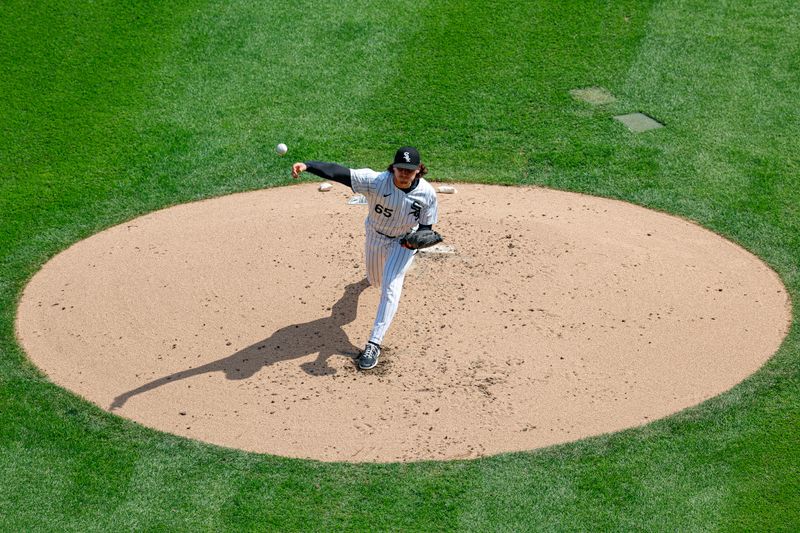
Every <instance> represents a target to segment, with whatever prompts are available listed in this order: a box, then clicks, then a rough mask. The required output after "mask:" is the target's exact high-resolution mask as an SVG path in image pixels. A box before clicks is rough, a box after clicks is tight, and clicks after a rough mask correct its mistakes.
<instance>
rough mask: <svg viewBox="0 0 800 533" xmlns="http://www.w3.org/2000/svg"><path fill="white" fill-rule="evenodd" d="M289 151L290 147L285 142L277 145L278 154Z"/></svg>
mask: <svg viewBox="0 0 800 533" xmlns="http://www.w3.org/2000/svg"><path fill="white" fill-rule="evenodd" d="M288 151H289V147H288V146H286V145H285V144H283V143H280V144H279V145H278V146H276V147H275V152H276V153H277V154H278V155H284V154H285V153H286V152H288Z"/></svg>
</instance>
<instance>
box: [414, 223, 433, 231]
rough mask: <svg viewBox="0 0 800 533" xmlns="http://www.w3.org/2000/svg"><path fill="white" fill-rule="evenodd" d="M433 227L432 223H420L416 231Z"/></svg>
mask: <svg viewBox="0 0 800 533" xmlns="http://www.w3.org/2000/svg"><path fill="white" fill-rule="evenodd" d="M431 228H433V224H420V225H419V229H418V230H417V231H422V230H424V229H431Z"/></svg>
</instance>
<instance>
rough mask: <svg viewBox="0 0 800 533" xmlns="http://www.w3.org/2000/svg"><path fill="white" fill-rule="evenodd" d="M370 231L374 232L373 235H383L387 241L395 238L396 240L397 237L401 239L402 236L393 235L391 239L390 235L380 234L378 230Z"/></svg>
mask: <svg viewBox="0 0 800 533" xmlns="http://www.w3.org/2000/svg"><path fill="white" fill-rule="evenodd" d="M372 231H374V232H375V233H377V234H378V235H383V236H384V237H387V238H389V239H396V238H398V237H402V235H395V236H394V237H392V236H391V235H386V234H385V233H381V232H380V231H378V230H376V229H373V230H372Z"/></svg>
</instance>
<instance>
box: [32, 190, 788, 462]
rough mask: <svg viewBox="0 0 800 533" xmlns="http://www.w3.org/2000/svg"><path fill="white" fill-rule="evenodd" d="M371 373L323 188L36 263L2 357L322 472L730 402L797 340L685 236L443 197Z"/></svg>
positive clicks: (543, 197)
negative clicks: (336, 464)
mask: <svg viewBox="0 0 800 533" xmlns="http://www.w3.org/2000/svg"><path fill="white" fill-rule="evenodd" d="M457 187H458V190H459V192H458V194H455V195H440V196H439V198H440V203H441V209H440V224H438V225H437V229H439V230H440V231H441V232H442V233H443V235H444V236H445V238H446V244H447V245H448V246H449V247H450V251H452V252H453V253H425V254H422V253H421V254H419V255H418V257H417V259H416V261H415V265H414V267H413V268H412V270H411V271H410V273H409V275H408V276H407V278H406V284H405V289H404V293H403V297H402V301H401V305H400V309H399V312H398V314H397V317H396V319H395V322H394V324H393V325H392V328H391V329H390V330H389V334H388V335H387V337H386V339H385V350H384V353H383V355H382V357H381V361H380V364H379V366H378V367H377V368H376V369H374V370H373V371H369V372H359V371H357V370H356V368H355V366H354V363H353V359H352V358H353V357H354V356H356V355H357V353H358V350H359V349H360V348H361V347H362V346H363V343H364V341H365V340H366V337H367V335H368V333H369V330H370V327H371V325H372V321H373V319H374V315H375V310H376V308H377V304H378V293H379V291H378V289H376V288H371V287H368V286H367V284H366V282H365V281H364V275H365V270H364V266H363V256H364V253H363V243H364V235H363V234H364V226H363V220H364V217H365V215H366V208H365V207H364V206H358V205H355V206H354V205H348V204H347V199H348V198H349V197H350V196H351V195H352V192H351V191H350V190H349V189H347V188H345V187H342V186H339V185H335V186H334V189H333V190H332V191H330V192H326V193H322V192H317V183H303V184H300V185H296V186H291V187H282V188H276V189H268V190H261V191H257V192H250V193H244V194H235V195H231V196H226V197H222V198H216V199H212V200H206V201H202V202H196V203H191V204H186V205H180V206H177V207H172V208H169V209H165V210H162V211H158V212H154V213H151V214H148V215H146V216H143V217H140V218H137V219H135V220H132V221H129V222H126V223H124V224H121V225H119V226H116V227H113V228H110V229H108V230H106V231H103V232H102V233H99V234H97V235H95V236H93V237H91V238H88V239H86V240H84V241H81V242H79V243H77V244H75V245H74V246H72V247H71V248H69V249H67V250H66V251H64V252H62V253H61V254H59V255H57V256H56V257H54V258H53V259H52V260H51V261H50V262H48V263H47V264H46V265H45V266H44V268H42V270H41V271H40V272H38V273H37V274H36V275H35V276H34V277H33V279H32V280H31V282H30V283H29V284H28V286H27V287H26V288H25V290H24V293H23V295H22V299H21V302H20V306H19V312H18V318H17V334H18V338H19V341H20V343H21V345H22V346H23V347H24V349H25V351H26V352H27V353H28V355H29V356H30V358H31V360H32V361H33V362H34V363H35V364H36V365H38V366H39V368H41V369H42V370H43V371H44V372H45V373H46V374H47V376H48V377H49V378H50V379H52V380H53V381H54V382H55V383H57V384H59V385H61V386H63V387H66V388H68V389H70V390H72V391H74V392H76V393H77V394H79V395H81V396H83V397H84V398H86V399H87V400H89V401H91V402H94V403H95V404H97V405H99V406H101V407H102V408H104V409H109V410H113V412H115V413H117V414H119V415H121V416H124V417H127V418H130V419H132V420H135V421H137V422H140V423H142V424H144V425H147V426H150V427H153V428H157V429H159V430H163V431H167V432H170V433H174V434H178V435H184V436H186V437H190V438H193V439H200V440H203V441H207V442H211V443H215V444H219V445H223V446H230V447H236V448H241V449H245V450H251V451H257V452H266V453H270V454H278V455H283V456H290V457H301V458H314V459H320V460H324V461H355V462H359V461H379V462H382V461H412V460H423V459H453V458H469V457H479V456H484V455H489V454H496V453H500V452H508V451H516V450H529V449H532V448H537V447H542V446H547V445H551V444H555V443H562V442H567V441H572V440H576V439H580V438H582V437H586V436H589V435H597V434H601V433H605V432H610V431H616V430H620V429H623V428H629V427H632V426H638V425H641V424H643V423H647V422H648V421H652V420H654V419H657V418H659V417H663V416H666V415H669V414H671V413H674V412H676V411H678V410H681V409H684V408H686V407H688V406H692V405H695V404H697V403H699V402H702V401H703V400H705V399H707V398H710V397H712V396H715V395H717V394H719V393H721V392H723V391H725V390H727V389H729V388H731V387H732V386H734V385H735V384H736V383H738V382H740V381H741V380H742V379H743V378H745V377H746V376H748V375H749V374H751V373H752V372H754V371H755V370H756V369H758V368H759V367H760V366H761V365H762V364H763V363H764V362H765V361H766V360H767V359H768V358H769V357H770V356H771V355H772V354H773V353H774V352H775V351H776V350H777V349H778V347H779V345H780V343H781V342H782V340H783V338H784V336H785V335H786V333H787V331H788V327H789V321H790V315H791V312H790V303H789V299H788V295H787V293H786V291H785V289H784V287H783V285H782V283H781V282H780V280H779V278H778V277H777V275H776V274H775V273H774V272H773V271H772V270H770V269H769V268H768V267H767V266H765V265H764V264H763V263H762V262H761V261H760V260H759V259H758V258H756V257H754V256H753V255H751V254H750V253H748V252H746V251H745V250H743V249H742V248H740V247H739V246H736V245H734V244H732V243H731V242H729V241H727V240H725V239H723V238H721V237H719V236H717V235H715V234H714V233H712V232H710V231H707V230H705V229H702V228H700V227H699V226H697V225H695V224H692V223H689V222H687V221H684V220H681V219H679V218H676V217H672V216H669V215H665V214H663V213H658V212H654V211H650V210H647V209H643V208H641V207H636V206H633V205H630V204H627V203H623V202H619V201H612V200H607V199H600V198H595V197H590V196H584V195H579V194H574V193H566V192H558V191H553V190H547V189H541V188H508V187H499V186H477V185H458V186H457Z"/></svg>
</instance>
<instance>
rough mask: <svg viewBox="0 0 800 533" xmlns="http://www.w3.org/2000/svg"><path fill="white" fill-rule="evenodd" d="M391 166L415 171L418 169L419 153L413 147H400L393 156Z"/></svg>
mask: <svg viewBox="0 0 800 533" xmlns="http://www.w3.org/2000/svg"><path fill="white" fill-rule="evenodd" d="M392 164H393V165H394V166H396V167H398V168H410V169H415V168H417V167H419V152H418V151H417V149H416V148H414V147H413V146H403V147H400V148H398V150H397V152H395V154H394V163H392Z"/></svg>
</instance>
